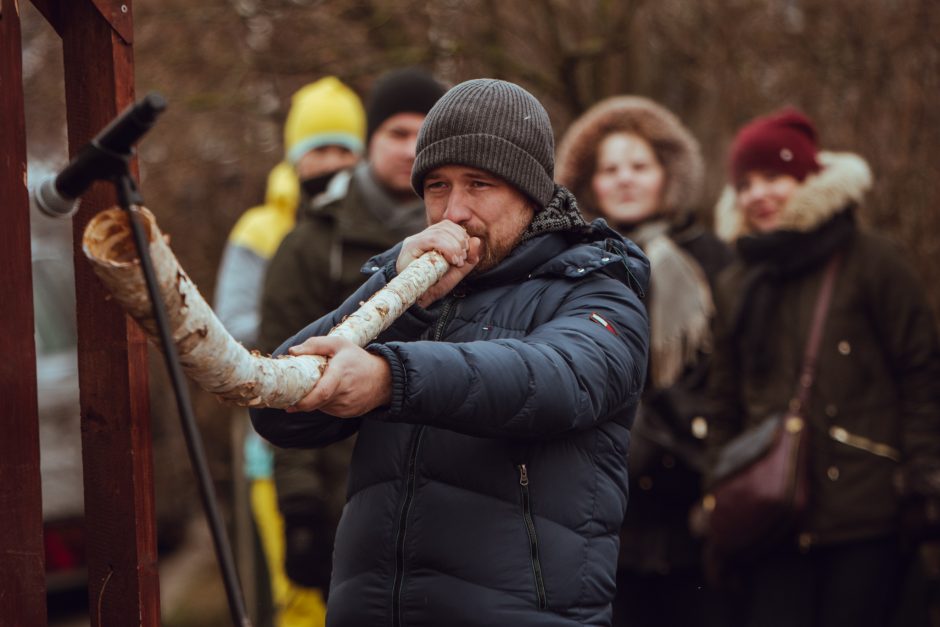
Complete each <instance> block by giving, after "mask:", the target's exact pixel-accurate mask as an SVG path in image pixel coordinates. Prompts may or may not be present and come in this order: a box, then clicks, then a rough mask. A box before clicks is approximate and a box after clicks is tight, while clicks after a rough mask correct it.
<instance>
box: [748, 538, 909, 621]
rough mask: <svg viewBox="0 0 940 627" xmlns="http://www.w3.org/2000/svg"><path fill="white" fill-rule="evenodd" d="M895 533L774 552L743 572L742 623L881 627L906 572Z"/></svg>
mask: <svg viewBox="0 0 940 627" xmlns="http://www.w3.org/2000/svg"><path fill="white" fill-rule="evenodd" d="M905 562H906V560H905V559H904V558H903V557H902V553H901V550H900V548H899V543H898V540H897V539H896V538H895V537H893V536H892V537H888V538H878V539H874V540H866V541H860V542H852V543H847V544H840V545H835V546H827V547H817V548H814V549H811V550H809V551H808V552H806V553H801V552H799V551H797V550H796V549H788V550H785V551H778V552H776V553H773V554H771V555H768V556H766V557H764V558H761V559H760V560H759V561H758V562H757V563H755V564H754V565H752V566H751V567H750V568H749V569H747V572H746V573H744V575H745V576H744V581H745V582H746V586H747V595H746V596H747V604H748V605H747V608H746V613H747V614H748V620H747V622H746V625H747V626H748V627H777V626H780V627H792V626H794V625H800V627H868V626H870V627H884V626H885V625H890V624H891V617H892V615H893V613H894V611H895V609H896V607H897V603H898V599H899V592H900V581H901V580H902V575H903V574H904V572H905V571H906V564H905Z"/></svg>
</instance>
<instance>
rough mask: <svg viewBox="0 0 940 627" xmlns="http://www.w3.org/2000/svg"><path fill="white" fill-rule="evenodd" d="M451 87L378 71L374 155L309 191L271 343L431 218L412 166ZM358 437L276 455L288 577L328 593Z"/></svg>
mask: <svg viewBox="0 0 940 627" xmlns="http://www.w3.org/2000/svg"><path fill="white" fill-rule="evenodd" d="M444 91H445V89H444V87H443V86H442V85H441V84H440V83H439V82H438V81H437V80H435V79H434V77H433V76H431V75H430V74H428V73H427V72H426V71H424V70H422V69H419V68H402V69H398V70H392V71H391V72H388V73H386V74H383V75H382V76H380V77H379V78H378V79H377V80H376V82H375V85H374V86H373V87H372V89H371V90H370V92H369V97H368V99H367V101H366V107H365V108H366V122H367V126H368V131H367V134H366V137H367V146H368V150H367V162H366V163H360V164H359V165H358V166H357V167H356V168H355V169H353V170H351V171H346V172H341V173H339V174H337V175H336V176H335V177H333V178H332V180H330V182H329V185H328V187H327V188H326V191H325V192H324V193H322V194H318V195H316V196H315V197H313V198H310V199H309V202H308V205H307V207H306V208H305V209H304V210H303V211H302V213H301V215H300V216H299V220H298V223H297V226H296V227H295V228H294V229H293V230H292V231H291V232H290V233H289V234H288V235H287V236H286V237H285V238H284V241H283V242H282V243H281V246H280V247H279V248H278V250H277V253H276V254H275V255H274V258H273V259H272V260H271V264H270V266H269V268H268V271H267V275H266V277H265V286H264V293H263V296H262V299H261V328H260V347H261V349H262V350H263V351H266V352H271V351H273V350H274V349H275V348H277V347H278V346H279V345H280V344H281V342H283V341H284V340H285V339H286V338H288V337H290V336H292V335H293V334H294V333H296V332H297V330H298V329H300V328H303V327H304V326H306V325H307V324H308V323H309V322H310V321H311V320H316V319H317V318H320V317H322V316H324V315H326V314H327V313H329V312H330V311H332V310H333V309H334V308H335V307H337V306H339V305H340V303H342V302H343V300H344V299H345V298H346V297H347V296H349V294H350V293H351V292H352V291H353V290H355V289H356V288H357V287H359V285H360V284H361V283H362V274H361V272H360V270H361V268H362V264H363V263H365V262H366V261H368V259H369V258H370V257H372V256H374V255H377V254H378V253H380V252H382V251H383V250H387V249H388V248H390V247H391V246H393V245H394V244H396V243H397V242H399V241H401V240H402V239H403V238H404V237H406V236H408V235H411V234H413V233H417V232H418V231H420V230H421V229H422V228H423V227H424V225H425V220H424V203H423V202H421V199H420V198H418V197H417V196H416V195H415V193H414V190H412V189H411V167H412V165H413V164H414V158H415V144H416V143H417V139H418V130H419V129H420V128H421V123H422V122H423V121H424V116H425V115H426V114H427V112H428V111H429V110H430V109H431V107H432V106H433V105H434V103H435V102H437V100H438V99H439V98H440V97H441V96H442V95H444ZM352 443H353V440H352V439H350V440H349V441H348V442H347V443H345V445H342V446H334V447H330V448H329V449H325V450H304V451H297V450H290V451H286V450H281V449H278V450H276V451H275V454H274V482H275V485H276V489H277V501H278V508H279V509H280V512H281V514H282V516H283V518H284V542H285V556H284V561H285V570H286V573H287V576H288V577H289V578H290V579H291V581H293V582H294V583H296V584H300V585H302V586H305V587H308V588H319V589H321V590H322V591H323V592H324V594H325V593H326V592H327V590H328V589H329V580H330V569H331V563H330V557H331V555H332V552H333V535H334V533H335V530H336V525H337V524H338V523H339V516H340V512H341V511H342V507H343V504H344V503H345V501H346V498H345V496H346V476H347V472H348V467H349V460H350V457H351V455H352Z"/></svg>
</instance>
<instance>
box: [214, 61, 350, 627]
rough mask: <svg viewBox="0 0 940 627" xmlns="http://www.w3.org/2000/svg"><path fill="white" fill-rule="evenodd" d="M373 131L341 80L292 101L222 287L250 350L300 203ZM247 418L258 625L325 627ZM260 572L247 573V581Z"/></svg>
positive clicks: (241, 426)
mask: <svg viewBox="0 0 940 627" xmlns="http://www.w3.org/2000/svg"><path fill="white" fill-rule="evenodd" d="M365 132H366V116H365V110H364V108H363V106H362V102H361V100H360V99H359V97H358V96H357V95H356V94H355V92H353V91H352V90H351V89H350V88H349V87H347V86H346V85H345V84H343V83H342V82H341V81H340V80H339V79H337V78H336V77H333V76H329V77H326V78H322V79H320V80H318V81H316V82H313V83H311V84H309V85H306V86H305V87H302V88H301V89H300V90H298V91H297V92H296V93H295V94H294V95H293V96H292V99H291V108H290V111H289V113H288V116H287V120H286V121H285V124H284V147H285V160H284V161H282V162H281V163H278V164H277V165H276V166H274V168H273V169H272V170H271V172H270V174H269V175H268V181H267V191H266V194H265V201H264V204H262V205H259V206H256V207H252V208H251V209H249V210H248V211H246V212H245V213H244V214H242V216H241V217H240V218H239V220H238V221H237V222H236V223H235V226H234V227H233V228H232V231H231V233H230V235H229V238H228V241H227V243H226V246H225V250H224V252H223V255H222V261H221V264H220V267H219V273H218V279H217V282H216V291H215V311H216V314H217V315H218V316H219V319H220V320H221V321H222V323H223V324H224V325H225V327H226V328H227V329H228V331H229V332H230V333H231V334H232V336H233V337H235V339H237V340H238V341H240V342H241V343H242V344H244V345H245V346H246V347H248V348H256V347H257V341H258V326H259V322H260V312H259V309H260V299H261V293H262V286H263V282H264V276H265V271H266V270H267V266H268V263H269V262H270V260H271V258H272V257H273V256H274V253H275V252H276V251H277V248H278V246H279V245H280V243H281V240H282V239H283V238H284V236H285V235H287V233H288V232H289V231H290V230H291V229H292V228H293V227H294V224H295V222H296V218H297V208H298V205H299V204H300V203H301V202H302V201H303V202H309V201H311V200H312V199H313V198H315V197H317V196H318V195H319V194H320V193H322V192H323V191H324V190H325V189H326V187H327V184H328V183H329V181H330V179H331V178H332V177H333V176H334V175H335V174H336V173H337V172H339V171H341V170H343V169H345V168H349V167H352V166H354V165H355V164H356V163H357V162H358V161H359V160H360V158H361V155H362V152H363V147H364V141H365ZM239 414H240V415H239V416H238V417H237V419H236V420H235V421H234V424H235V425H237V428H236V434H235V438H234V439H235V441H236V446H237V447H239V448H241V447H243V450H240V451H238V453H239V454H240V455H236V458H239V457H241V456H243V457H242V458H243V459H244V480H242V478H241V477H240V478H239V481H236V483H237V484H239V483H240V484H242V485H244V486H247V492H248V494H247V499H245V500H247V504H248V505H250V510H251V518H252V519H253V522H254V527H255V529H256V530H257V534H258V540H259V541H260V544H261V549H262V552H263V553H264V562H265V563H264V564H263V565H258V564H256V565H255V567H256V568H259V567H262V566H265V567H266V569H267V574H268V579H269V581H270V591H269V594H270V603H271V606H272V607H271V608H270V611H269V612H266V611H265V609H266V608H264V606H266V605H267V603H257V604H255V605H256V606H261V607H259V609H258V610H256V612H255V613H256V614H257V616H256V617H255V618H256V621H257V622H258V624H259V625H264V624H271V625H275V626H276V627H300V626H303V627H313V626H315V625H322V624H323V623H324V617H325V614H326V606H325V603H324V601H323V596H322V594H321V593H320V591H319V590H316V589H311V588H305V587H303V586H300V585H298V584H296V583H294V582H292V581H290V580H289V579H288V577H287V576H286V575H285V572H284V524H283V520H282V518H281V515H280V513H279V511H278V507H277V496H276V493H275V488H274V482H273V479H272V476H273V454H272V451H271V450H270V448H269V445H268V444H266V443H265V442H264V441H262V440H261V439H260V438H259V437H258V435H257V434H256V433H255V432H254V431H253V430H252V429H251V428H250V426H247V414H246V413H245V412H244V410H239ZM242 491H243V492H244V491H245V490H244V488H243V490H242ZM238 501H239V499H238V498H236V503H238ZM236 507H237V505H236ZM236 518H237V516H236ZM242 549H243V550H244V549H245V547H242ZM252 575H253V573H246V572H243V573H242V577H243V578H244V579H246V580H248V579H249V578H250V577H251V576H252ZM267 592H268V591H267V590H265V591H262V594H263V595H264V596H267V594H264V593H267ZM267 614H270V616H269V615H267Z"/></svg>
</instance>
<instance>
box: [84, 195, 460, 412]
mask: <svg viewBox="0 0 940 627" xmlns="http://www.w3.org/2000/svg"><path fill="white" fill-rule="evenodd" d="M138 215H139V216H140V217H141V222H142V224H143V226H144V229H145V231H146V239H147V241H148V242H149V247H150V255H151V257H152V259H153V266H154V273H155V274H156V278H157V284H158V291H159V293H160V295H161V297H162V298H163V301H164V303H165V304H166V309H167V319H168V321H169V326H170V334H171V336H172V338H173V342H174V344H175V345H176V348H177V350H178V352H179V357H180V363H181V365H182V367H183V370H184V371H185V372H186V374H187V375H189V376H190V377H191V378H192V379H193V380H194V381H195V382H196V383H198V384H199V385H200V386H201V387H202V388H203V389H205V390H206V391H208V392H211V393H213V394H215V395H216V396H217V397H218V398H219V400H221V401H222V402H225V403H230V404H235V405H242V406H251V407H256V406H264V407H279V408H284V407H290V406H291V405H293V404H295V403H296V402H297V401H299V400H300V399H302V398H303V397H304V396H306V395H307V394H308V393H309V392H310V391H311V390H312V389H313V387H314V386H315V385H316V383H317V381H318V380H319V379H320V375H321V374H322V372H323V369H324V368H325V367H326V361H327V360H326V358H325V357H320V356H297V357H289V356H284V357H280V358H272V357H264V356H262V355H261V354H260V353H259V352H258V351H250V352H249V351H248V350H247V349H246V348H245V347H244V346H242V345H241V344H239V343H238V342H237V341H235V339H234V338H233V337H232V336H231V335H230V334H229V333H228V331H226V330H225V327H223V326H222V323H221V322H220V321H219V319H218V318H217V317H216V316H215V313H213V311H212V308H211V307H209V305H208V304H207V303H206V301H205V299H203V297H202V295H201V294H200V293H199V290H198V289H197V288H196V286H195V284H193V282H192V281H191V280H190V279H189V277H188V276H187V275H186V273H185V272H184V271H183V269H182V268H181V267H180V265H179V262H178V261H177V260H176V257H175V256H174V255H173V251H172V250H170V247H169V245H168V240H169V238H168V237H167V236H165V235H163V233H161V232H160V230H159V228H158V227H157V224H156V221H155V219H154V217H153V214H152V213H150V212H149V211H148V210H147V209H144V208H140V209H139V211H138ZM82 248H83V250H84V252H85V256H86V257H87V258H88V259H89V261H91V263H92V266H93V268H94V270H95V273H96V274H97V275H98V277H99V278H100V279H101V281H102V282H103V283H104V285H105V287H106V288H107V289H108V291H110V292H111V294H112V295H113V296H114V298H115V299H116V300H117V301H118V303H120V305H121V306H122V307H123V308H124V310H125V311H126V312H127V313H128V314H130V316H131V317H133V318H134V320H136V321H137V322H138V324H140V326H141V327H142V328H143V329H144V331H145V332H146V333H147V335H148V337H149V338H150V341H151V342H153V343H154V344H155V345H156V346H158V347H159V346H160V344H159V341H160V340H159V335H158V331H157V324H156V320H155V317H154V315H153V310H152V308H151V305H150V298H149V297H148V295H147V287H146V284H145V283H144V276H143V272H142V270H141V267H140V260H139V259H138V257H137V251H136V249H135V247H134V241H133V237H132V233H131V228H130V221H129V219H128V216H127V214H126V212H124V211H123V210H122V209H119V208H112V209H108V210H106V211H102V212H101V213H99V214H98V215H97V216H95V217H94V218H93V219H92V220H91V221H90V222H89V223H88V227H87V228H86V229H85V233H84V236H83V240H82ZM447 268H448V264H447V262H446V261H445V260H444V257H443V256H441V255H440V254H438V253H436V252H429V253H426V254H425V255H423V256H422V257H421V258H420V259H418V260H416V261H414V262H413V263H411V264H410V265H409V266H408V267H407V268H405V270H404V271H403V272H402V273H401V274H400V275H399V276H397V277H395V278H394V279H393V280H392V281H390V282H389V284H388V285H387V286H385V287H384V288H382V289H381V290H379V291H378V292H377V293H376V294H375V295H374V296H373V297H372V298H370V299H369V301H368V302H366V303H364V304H363V305H362V306H361V307H360V308H359V310H358V311H356V312H355V313H353V314H352V315H350V316H349V317H347V318H346V319H345V320H343V322H342V323H340V324H339V325H337V326H336V327H334V328H333V329H332V330H331V331H330V333H329V335H330V336H339V337H343V338H346V339H348V340H350V341H352V342H354V343H355V344H357V345H359V346H365V345H366V344H368V343H369V342H370V341H372V340H373V339H375V337H376V336H378V335H379V334H380V333H381V332H382V331H384V330H385V329H387V328H388V327H389V326H390V325H391V324H392V323H393V322H394V321H395V320H396V319H397V318H398V316H400V315H401V314H402V313H403V312H404V311H405V310H406V309H407V308H408V307H410V306H411V305H412V304H414V303H415V301H417V299H418V298H419V297H420V296H421V295H422V294H423V293H424V292H425V291H426V290H427V289H428V288H429V287H431V286H432V285H434V284H435V283H436V282H437V281H438V279H440V277H441V276H442V275H443V274H444V273H445V272H446V271H447Z"/></svg>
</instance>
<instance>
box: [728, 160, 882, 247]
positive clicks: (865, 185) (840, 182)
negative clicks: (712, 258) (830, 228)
mask: <svg viewBox="0 0 940 627" xmlns="http://www.w3.org/2000/svg"><path fill="white" fill-rule="evenodd" d="M817 160H818V161H819V164H820V165H821V166H822V170H821V171H820V172H819V173H817V174H814V175H812V176H809V177H807V179H806V180H805V181H804V182H803V184H802V185H800V187H799V188H798V189H797V190H796V192H794V194H793V196H791V197H790V200H789V202H787V205H786V207H785V208H784V211H783V216H782V217H781V221H780V228H781V229H785V230H790V231H801V232H806V231H812V230H813V229H814V228H816V227H817V226H819V225H820V224H822V223H823V222H825V221H826V220H828V219H829V218H831V217H832V216H834V215H835V214H836V213H838V212H839V211H841V210H842V209H844V208H845V207H846V206H847V205H849V204H851V203H861V201H862V199H863V197H864V196H865V192H867V191H868V190H869V189H870V188H871V185H872V174H871V169H870V168H869V167H868V163H866V161H865V160H864V159H862V158H861V157H860V156H858V155H855V154H852V153H849V152H820V153H819V154H818V155H817ZM735 200H736V192H735V190H734V188H733V187H731V186H730V185H729V186H727V187H726V188H725V190H724V192H723V193H722V195H721V198H720V199H719V200H718V205H717V206H716V207H715V232H716V233H717V235H718V237H720V238H721V239H723V240H725V241H727V242H734V241H736V240H737V239H738V238H739V237H741V236H743V235H749V234H750V231H749V229H748V228H747V225H746V224H745V222H744V219H743V216H742V215H741V212H740V211H738V210H737V208H736V206H735V204H736V203H735Z"/></svg>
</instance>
